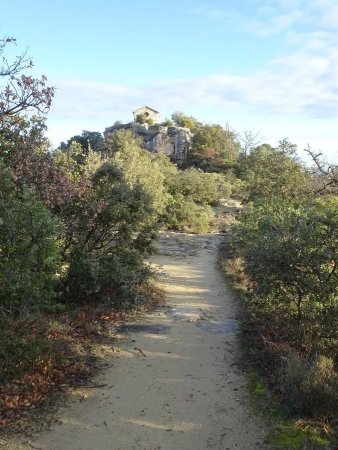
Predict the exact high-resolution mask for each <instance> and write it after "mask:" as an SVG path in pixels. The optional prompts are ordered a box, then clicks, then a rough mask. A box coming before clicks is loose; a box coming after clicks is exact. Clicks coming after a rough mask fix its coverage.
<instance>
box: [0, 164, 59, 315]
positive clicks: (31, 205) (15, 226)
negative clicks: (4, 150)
mask: <svg viewBox="0 0 338 450" xmlns="http://www.w3.org/2000/svg"><path fill="white" fill-rule="evenodd" d="M0 172H1V177H0V255H1V259H0V304H1V307H2V308H4V309H6V310H7V311H24V310H28V309H39V308H41V306H42V305H43V304H46V303H47V304H48V303H49V302H51V300H52V298H53V296H54V284H55V283H54V282H55V277H56V275H57V272H58V270H59V263H60V260H59V247H58V242H57V233H58V230H59V224H58V221H57V220H56V219H55V218H53V217H52V215H51V213H50V212H49V211H48V210H47V209H46V208H45V207H44V206H43V204H42V203H41V202H40V201H39V200H38V199H37V198H36V196H35V195H34V192H32V191H31V190H29V189H28V188H25V187H24V186H23V187H18V186H16V185H15V184H14V182H13V181H12V179H13V174H12V173H11V171H10V170H9V169H7V168H6V167H5V166H4V164H3V163H2V162H1V163H0Z"/></svg>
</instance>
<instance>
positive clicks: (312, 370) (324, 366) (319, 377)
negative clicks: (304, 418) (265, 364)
mask: <svg viewBox="0 0 338 450" xmlns="http://www.w3.org/2000/svg"><path fill="white" fill-rule="evenodd" d="M279 384H280V389H281V392H282V393H283V394H284V395H285V398H286V401H287V405H288V408H289V409H290V410H292V411H294V412H299V411H302V412H303V413H305V414H307V415H309V416H317V417H321V418H323V417H336V416H337V414H338V373H337V372H336V371H335V369H334V363H333V360H332V359H330V358H327V357H325V356H318V357H316V358H314V359H310V358H305V357H301V356H300V355H297V354H296V353H294V352H292V353H289V354H288V355H287V356H285V357H284V358H283V360H282V365H281V368H280V371H279Z"/></svg>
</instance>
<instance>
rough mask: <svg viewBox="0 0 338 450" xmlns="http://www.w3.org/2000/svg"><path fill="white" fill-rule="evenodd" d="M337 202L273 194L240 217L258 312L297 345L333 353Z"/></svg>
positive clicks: (337, 300)
mask: <svg viewBox="0 0 338 450" xmlns="http://www.w3.org/2000/svg"><path fill="white" fill-rule="evenodd" d="M337 206H338V203H332V202H331V203H327V204H325V205H323V204H318V203H316V202H314V203H309V204H307V205H306V204H305V205H302V206H299V207H295V206H292V205H289V204H288V202H282V201H281V200H280V199H272V200H271V201H269V202H265V203H263V204H262V205H261V206H260V207H259V208H256V209H254V210H252V211H250V212H248V213H247V214H246V215H244V217H243V221H242V229H241V239H242V244H243V245H244V248H245V249H244V259H245V270H246V273H247V274H248V275H249V277H250V279H251V280H252V282H253V284H254V293H255V294H256V296H258V297H259V298H260V299H261V300H260V301H259V302H257V307H256V314H257V316H260V315H262V313H263V312H264V313H267V315H270V318H271V321H272V323H274V324H276V325H277V324H278V323H279V325H278V327H277V328H276V332H277V334H278V333H279V335H280V336H283V339H286V340H287V342H288V343H289V344H290V345H292V346H293V347H294V348H297V349H298V350H302V351H304V350H306V351H307V352H320V353H323V354H325V355H327V356H333V355H334V354H335V352H336V346H337V339H338V335H337V327H336V326H335V324H336V323H337V318H338V296H337V283H338V270H337V267H338V252H337V246H338V208H337Z"/></svg>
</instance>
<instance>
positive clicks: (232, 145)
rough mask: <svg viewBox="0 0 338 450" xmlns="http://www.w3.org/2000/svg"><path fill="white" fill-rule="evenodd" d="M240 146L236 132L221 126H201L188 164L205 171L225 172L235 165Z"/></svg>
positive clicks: (189, 155)
mask: <svg viewBox="0 0 338 450" xmlns="http://www.w3.org/2000/svg"><path fill="white" fill-rule="evenodd" d="M239 150H240V144H239V142H238V141H237V139H236V135H235V133H234V132H232V131H229V130H225V129H224V128H222V127H221V126H220V125H201V126H199V127H198V129H197V130H196V132H195V134H194V136H193V139H192V149H191V151H190V152H189V154H188V160H187V164H194V165H196V166H198V167H201V168H203V169H205V170H209V171H210V170H216V169H218V170H221V169H222V170H224V169H226V168H229V167H231V166H233V165H234V163H235V162H236V160H237V158H238V155H239Z"/></svg>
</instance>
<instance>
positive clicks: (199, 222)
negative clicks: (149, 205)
mask: <svg viewBox="0 0 338 450" xmlns="http://www.w3.org/2000/svg"><path fill="white" fill-rule="evenodd" d="M213 219H214V212H213V210H212V208H211V207H210V206H208V205H204V206H202V205H197V204H196V203H195V202H193V201H191V200H189V199H186V198H185V197H184V196H183V195H182V194H177V195H176V196H175V197H173V198H172V201H171V202H170V203H169V205H168V207H167V210H166V213H165V215H164V217H163V220H164V223H165V225H166V227H168V228H171V229H173V230H177V231H186V232H190V233H207V232H208V231H210V227H211V224H212V221H213Z"/></svg>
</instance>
